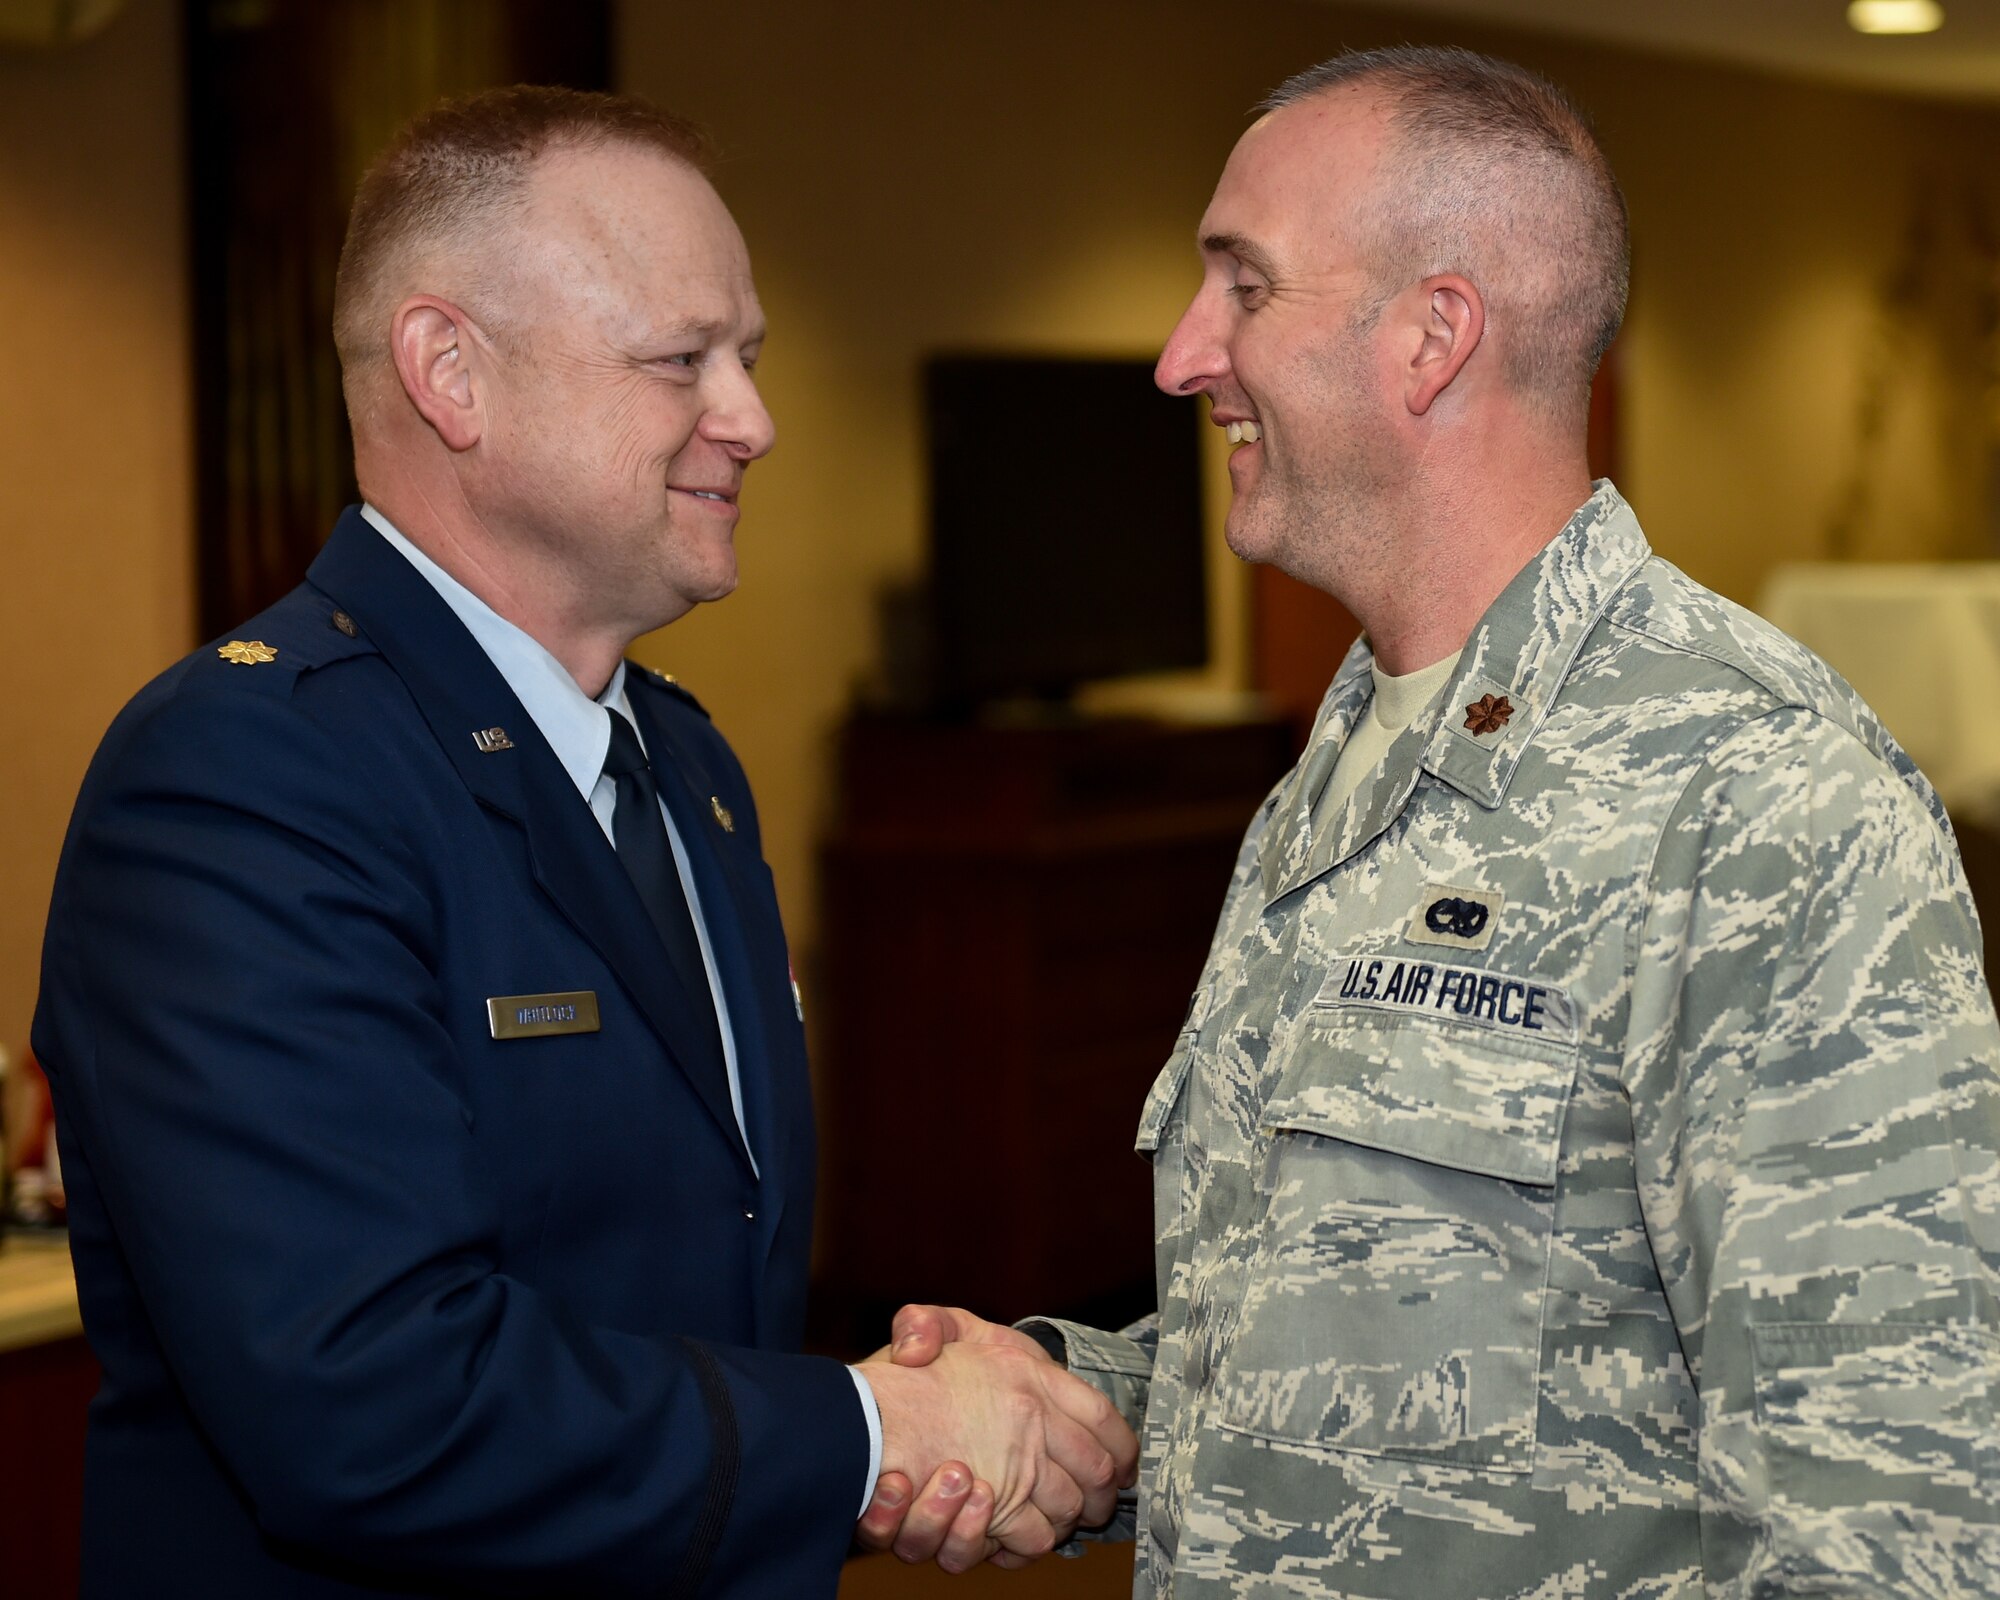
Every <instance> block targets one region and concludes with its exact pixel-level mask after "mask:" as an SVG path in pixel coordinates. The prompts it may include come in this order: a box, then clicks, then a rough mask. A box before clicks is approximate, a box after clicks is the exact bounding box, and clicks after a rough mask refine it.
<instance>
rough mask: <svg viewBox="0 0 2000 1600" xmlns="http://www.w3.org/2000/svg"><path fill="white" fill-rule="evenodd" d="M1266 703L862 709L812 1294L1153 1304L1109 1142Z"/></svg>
mask: <svg viewBox="0 0 2000 1600" xmlns="http://www.w3.org/2000/svg"><path fill="white" fill-rule="evenodd" d="M1289 737H1290V736H1289V734H1288V732H1287V730H1286V727H1285V726H1284V725H1283V724H1282V723H1279V722H1276V721H1272V722H1253V723H1232V724H1228V725H1223V726H1211V725H1170V724H1161V723H1149V722H1136V721H1119V722H1082V723H1074V724H1069V725H1064V726H1055V727H1033V728H987V727H937V726H926V725H921V724H910V723H889V722H860V723H856V724H853V725H852V726H850V727H849V728H848V729H847V730H846V732H845V734H844V736H843V739H842V748H841V763H840V770H841V779H840V791H839V792H840V807H839V815H838V817H837V819H836V824H835V827H834V829H833V832H832V834H831V836H830V838H829V839H828V841H827V843H826V845H825V849H824V854H823V858H822V878H821V882H822V893H823V897H824V898H823V907H822V917H821V923H820V928H821V939H820V943H821V962H820V971H819V976H820V982H819V983H818V985H817V994H816V1002H817V1003H818V1004H819V1005H821V1006H822V1007H823V1009H824V1011H825V1017H824V1021H823V1026H822V1027H821V1028H820V1030H819V1032H818V1039H819V1045H820V1073H819V1082H820V1094H821V1103H820V1120H821V1125H822V1128H823V1129H824V1131H825V1161H824V1167H823V1171H824V1176H823V1179H822V1185H821V1188H822V1193H823V1196H824V1202H823V1212H822V1214H823V1216H824V1219H825V1229H826V1231H825V1234H824V1237H823V1249H822V1261H823V1273H822V1278H823V1287H824V1290H825V1291H826V1297H827V1298H828V1299H829V1300H831V1301H833V1302H835V1303H837V1304H838V1305H840V1306H841V1307H843V1308H845V1309H846V1310H847V1311H849V1312H851V1313H852V1314H853V1315H854V1316H855V1317H856V1318H857V1319H858V1323H857V1337H859V1338H860V1339H862V1340H868V1339H879V1338H880V1337H881V1336H882V1334H883V1332H884V1331H885V1328H886V1324H885V1323H882V1322H881V1321H879V1320H878V1319H879V1318H880V1316H881V1315H882V1313H883V1312H884V1311H885V1310H886V1309H892V1308H893V1307H894V1306H895V1305H897V1304H900V1303H901V1302H902V1301H904V1300H909V1299H936V1300H943V1301H950V1302H954V1303H959V1304H964V1305H966V1306H969V1307H971V1308H973V1309H975V1310H983V1311H986V1312H989V1313H991V1314H994V1315H998V1316H1008V1317H1013V1316H1019V1315H1022V1314H1024V1313H1026V1312H1029V1311H1052V1312H1053V1311H1066V1310H1071V1309H1076V1310H1084V1311H1090V1310H1103V1311H1106V1312H1110V1311H1114V1310H1116V1309H1117V1308H1119V1307H1121V1306H1122V1305H1125V1304H1132V1303H1145V1302H1147V1301H1149V1300H1150V1294H1151V1281H1152V1221H1151V1212H1152V1196H1151V1185H1150V1174H1149V1171H1148V1168H1147V1166H1146V1164H1145V1163H1144V1162H1143V1161H1142V1160H1141V1159H1140V1158H1139V1157H1137V1156H1136V1155H1134V1154H1133V1150H1132V1140H1133V1135H1134V1130H1135V1129H1136V1127H1137V1123H1138V1117H1139V1109H1140V1105H1141V1103H1142V1102H1143V1100H1144V1099H1145V1095H1146V1091H1147V1089H1148V1088H1149V1087H1150V1086H1151V1084H1152V1082H1153V1079H1154V1077H1155V1076H1156V1075H1157V1074H1158V1072H1159V1070H1160V1067H1161V1066H1162V1064H1163V1063H1164V1062H1165V1060H1166V1058H1167V1055H1168V1052H1169V1050H1170V1049H1171V1047H1172V1044H1173V1041H1174V1036H1175V1034H1176V1032H1177V1031H1178V1029H1179V1027H1180V1023H1181V1020H1182V1018H1183V1016H1184V1015H1185V1012H1186V1009H1187V1003H1188V997H1189V995H1190V993H1191V992H1192V990H1193V987H1194V984H1195V982H1196V980H1197V978H1198V977H1199V975H1200V971H1201V966H1202V962H1203V959H1204V957H1205V955H1206V953H1207V949H1208V943H1209V939H1210V936H1211V934H1212V933H1213V930H1214V926H1215V919H1216V915H1217V913H1218V911H1219V910H1220V908H1221V903H1222V895H1223V891H1224V889H1225V887H1226V886H1227V883H1228V879H1229V873H1230V869H1231V867H1232V865H1233V863H1234V861H1235V856H1236V850H1237V847H1238V845H1239V843H1240V842H1241V839H1242V836H1243V831H1244V829H1245V827H1246V826H1247V825H1248V823H1249V821H1250V818H1251V815H1252V813H1253V812H1254V811H1255V809H1256V807H1257V806H1258V805H1259V804H1260V803H1261V802H1262V800H1263V798H1264V796H1265V795H1266V794H1267V793H1268V791H1269V789H1270V786H1271V784H1272V783H1273V782H1274V781H1275V780H1276V779H1277V778H1278V777H1279V776H1280V775H1281V774H1282V773H1283V771H1284V769H1285V767H1286V766H1287V764H1288V762H1289V760H1290V750H1289Z"/></svg>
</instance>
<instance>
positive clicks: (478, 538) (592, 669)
mask: <svg viewBox="0 0 2000 1600" xmlns="http://www.w3.org/2000/svg"><path fill="white" fill-rule="evenodd" d="M371 468H372V470H371ZM361 478H362V483H361V491H362V494H363V496H364V497H365V498H366V499H367V501H368V503H369V504H370V505H372V506H374V507H375V509H376V510H378V511H380V512H381V513H382V515H383V516H385V517H387V518H388V519H389V520H390V521H391V522H393V523H394V524H395V525H396V528H397V529H398V531H399V532H401V533H402V535H403V537H404V538H406V539H408V540H409V541H410V543H411V544H413V545H415V546H416V547H417V548H418V549H419V550H421V551H423V553H424V554H425V555H427V556H429V557H430V558H431V560H433V561H435V562H436V563H437V564H438V565H439V566H440V567H442V568H443V569H444V570H445V571H446V572H448V573H449V574H451V576H452V578H453V579H454V580H455V581H456V582H458V583H460V584H463V585H464V586H465V587H466V588H467V589H469V590H470V591H471V592H472V593H473V594H475V595H477V596H478V597H479V598H480V600H482V601H483V602H484V603H485V604H486V605H488V606H490V607H491V608H492V609H493V612H494V614H495V615H497V616H501V617H504V618H506V619H507V621H509V622H511V623H513V624H514V626H515V627H517V628H519V629H520V630H521V631H522V632H523V633H525V634H527V635H528V637H529V638H531V639H533V640H534V641H535V642H536V643H537V644H539V645H540V646H541V647H542V648H543V649H544V650H546V651H548V653H549V654H550V655H552V656H554V657H555V658H556V660H558V661H559V662H561V663H562V665H563V669H564V670H565V671H566V672H568V673H569V675H570V676H571V677H572V678H574V679H575V680H576V686H577V687H578V688H579V689H581V690H582V691H583V692H584V693H585V694H586V695H588V696H590V698H591V699H593V700H594V699H596V698H597V696H598V695H600V694H602V693H603V692H604V687H605V685H606V684H608V683H609V682H610V681H611V675H612V674H613V673H614V672H616V671H617V670H618V663H619V661H620V660H621V659H623V657H624V655H625V652H626V651H627V650H628V649H629V648H630V647H631V644H632V640H633V639H634V638H636V637H637V635H636V634H633V635H627V634H626V633H625V632H624V630H622V629H620V628H616V627H612V626H607V625H606V624H604V623H603V622H601V621H599V622H595V623H593V622H592V621H591V620H590V619H589V618H588V617H587V616H585V615H584V614H583V610H582V607H581V605H580V603H579V596H578V595H577V593H576V586H575V585H574V583H572V582H571V581H569V579H568V577H567V575H566V574H565V573H564V572H563V571H562V570H561V568H560V566H559V565H555V566H554V567H553V570H547V569H549V568H550V567H551V566H552V565H553V564H552V563H549V562H546V561H537V560H535V559H534V557H533V554H532V553H531V552H527V551H524V550H522V549H521V548H519V547H518V546H513V545H510V544H509V542H507V541H504V540H501V539H498V538H496V537H495V536H494V534H493V533H492V531H491V530H490V529H489V528H488V527H487V526H486V524H485V523H484V522H483V521H482V520H481V519H480V517H479V516H478V514H477V512H476V511H475V510H474V508H473V507H472V506H471V505H469V504H468V503H467V502H466V500H465V497H464V495H463V494H462V493H461V492H460V491H459V486H458V483H457V480H456V479H455V478H450V479H447V480H444V481H436V480H434V479H433V478H431V477H429V476H427V475H426V474H424V473H422V472H420V471H412V470H409V469H407V468H404V467H401V466H400V464H397V463H389V464H386V465H385V464H383V463H380V462H375V463H370V464H368V465H367V466H364V468H363V471H362V474H361Z"/></svg>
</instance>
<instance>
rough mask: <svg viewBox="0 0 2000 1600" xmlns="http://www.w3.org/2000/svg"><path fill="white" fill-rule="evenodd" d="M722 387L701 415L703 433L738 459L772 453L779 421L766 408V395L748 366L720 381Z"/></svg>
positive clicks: (751, 458) (746, 459) (752, 458)
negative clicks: (763, 394) (759, 387)
mask: <svg viewBox="0 0 2000 1600" xmlns="http://www.w3.org/2000/svg"><path fill="white" fill-rule="evenodd" d="M717 382H718V384H719V387H718V389H717V391H716V393H715V394H714V396H713V397H712V399H711V401H710V404H709V407H708V409H707V411H705V412H704V413H703V414H702V419H701V430H700V431H701V436H702V437H703V438H704V439H707V440H709V441H710V442H711V443H713V444H719V445H721V446H722V447H723V449H725V450H727V451H728V452H729V453H730V455H732V456H734V457H735V458H736V459H737V460H738V461H755V460H756V459H757V458H758V457H759V456H763V455H769V454H770V452H771V446H772V445H774V444H776V443H777V442H778V428H777V424H776V423H774V422H772V420H771V413H770V412H768V411H766V410H765V409H764V398H763V396H762V395H760V394H758V392H757V385H756V383H755V381H753V380H752V378H751V376H750V371H749V368H747V367H743V366H738V367H736V369H735V370H734V371H733V372H731V373H729V374H728V375H727V376H725V377H721V378H719V379H718V380H717Z"/></svg>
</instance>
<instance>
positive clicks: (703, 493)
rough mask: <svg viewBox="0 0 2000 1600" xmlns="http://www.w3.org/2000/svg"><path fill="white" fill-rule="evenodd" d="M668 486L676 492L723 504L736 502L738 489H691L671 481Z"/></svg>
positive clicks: (730, 504)
mask: <svg viewBox="0 0 2000 1600" xmlns="http://www.w3.org/2000/svg"><path fill="white" fill-rule="evenodd" d="M667 487H668V488H669V489H672V490H673V491H674V492H675V493H676V494H685V495H692V496H694V498H695V499H697V500H710V501H713V502H714V503H715V504H717V505H721V506H733V505H735V504H736V491H735V490H733V489H690V488H686V487H684V486H683V485H681V484H678V483H670V484H668V485H667Z"/></svg>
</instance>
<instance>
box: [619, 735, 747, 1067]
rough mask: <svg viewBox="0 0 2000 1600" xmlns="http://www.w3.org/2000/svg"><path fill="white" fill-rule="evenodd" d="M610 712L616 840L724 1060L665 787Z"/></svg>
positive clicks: (635, 738)
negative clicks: (663, 803) (671, 835)
mask: <svg viewBox="0 0 2000 1600" xmlns="http://www.w3.org/2000/svg"><path fill="white" fill-rule="evenodd" d="M605 714H606V715H607V716H609V717H610V718H611V748H610V749H609V750H607V751H606V752H605V754H604V774H605V776H606V777H608V778H610V779H611V781H612V782H613V783H614V784H615V785H616V786H617V789H618V809H617V810H616V811H615V812H613V813H612V818H611V838H612V844H613V846H614V847H615V848H616V849H617V851H618V859H619V860H620V861H622V862H623V863H624V864H625V871H626V873H627V874H628V875H629V876H630V877H631V879H632V882H633V884H634V885H635V886H636V887H637V888H638V890H639V898H640V900H642V901H643V902H644V903H645V906H646V914H647V915H648V916H649V917H651V918H652V919H653V926H654V927H655V928H657V929H659V931H660V942H661V943H662V944H664V945H665V946H666V947H667V959H668V960H670V961H671V962H672V963H673V965H674V970H675V971H676V972H678V973H679V974H680V978H681V983H682V985H683V986H684V987H685V988H686V989H687V992H688V998H689V1000H690V1001H692V1002H693V1005H694V1010H695V1018H694V1022H695V1026H696V1028H697V1029H698V1030H700V1031H701V1032H703V1033H704V1034H705V1035H706V1037H707V1040H708V1042H709V1044H710V1045H712V1046H713V1048H714V1051H715V1055H714V1059H715V1060H716V1061H717V1062H720V1061H722V1059H723V1055H722V1030H721V1029H720V1028H719V1027H718V1026H717V1025H716V1020H715V997H714V995H713V994H711V993H710V991H709V987H708V969H707V968H706V967H705V966H703V965H702V960H701V944H700V941H699V940H697V939H696V937H695V931H694V918H693V917H692V916H691V915H690V914H689V912H688V901H687V891H686V889H685V888H683V887H682V885H681V875H680V869H679V868H678V867H676V866H675V865H674V851H673V846H672V844H671V843H669V842H668V839H667V825H666V822H665V820H664V819H663V818H662V817H661V815H660V791H659V788H658V786H657V785H656V784H655V783H654V782H653V769H652V768H651V767H650V766H648V765H647V764H646V752H645V751H644V750H642V749H640V748H639V735H638V734H636V733H634V732H633V731H632V724H631V723H629V722H627V721H626V720H625V719H624V718H623V717H622V716H620V715H619V714H618V713H617V712H615V711H612V710H610V709H609V708H607V709H606V713H605Z"/></svg>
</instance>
